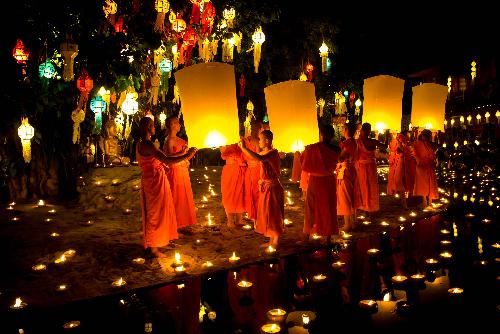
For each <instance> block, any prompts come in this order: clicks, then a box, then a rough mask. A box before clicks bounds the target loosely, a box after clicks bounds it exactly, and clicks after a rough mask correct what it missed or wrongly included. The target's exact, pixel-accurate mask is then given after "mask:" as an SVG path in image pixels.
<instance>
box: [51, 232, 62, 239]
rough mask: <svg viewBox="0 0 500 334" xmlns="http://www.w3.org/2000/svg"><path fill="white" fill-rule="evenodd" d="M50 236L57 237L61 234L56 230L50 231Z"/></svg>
mask: <svg viewBox="0 0 500 334" xmlns="http://www.w3.org/2000/svg"><path fill="white" fill-rule="evenodd" d="M50 236H51V237H52V238H59V237H60V236H61V235H60V234H59V233H57V232H52V233H51V234H50Z"/></svg>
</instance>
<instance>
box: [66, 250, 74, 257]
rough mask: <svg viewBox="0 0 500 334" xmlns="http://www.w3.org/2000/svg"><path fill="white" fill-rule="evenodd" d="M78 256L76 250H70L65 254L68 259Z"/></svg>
mask: <svg viewBox="0 0 500 334" xmlns="http://www.w3.org/2000/svg"><path fill="white" fill-rule="evenodd" d="M75 254H76V251H75V250H74V249H68V250H67V251H65V252H64V256H66V257H72V256H74V255H75Z"/></svg>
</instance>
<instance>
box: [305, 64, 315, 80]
mask: <svg viewBox="0 0 500 334" xmlns="http://www.w3.org/2000/svg"><path fill="white" fill-rule="evenodd" d="M313 71H314V66H313V64H311V63H308V64H307V65H306V73H307V81H312V78H313Z"/></svg>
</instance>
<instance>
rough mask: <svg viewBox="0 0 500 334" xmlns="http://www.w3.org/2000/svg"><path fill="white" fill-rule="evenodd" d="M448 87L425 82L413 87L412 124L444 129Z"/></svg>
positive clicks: (435, 129)
mask: <svg viewBox="0 0 500 334" xmlns="http://www.w3.org/2000/svg"><path fill="white" fill-rule="evenodd" d="M447 96H448V87H446V86H443V85H438V84H435V83H424V84H421V85H418V86H415V87H413V98H412V102H411V125H412V126H414V127H419V128H420V129H423V128H426V129H429V130H434V131H437V130H441V131H444V107H445V104H446V97H447Z"/></svg>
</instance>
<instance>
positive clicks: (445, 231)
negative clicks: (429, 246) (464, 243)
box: [441, 228, 450, 234]
mask: <svg viewBox="0 0 500 334" xmlns="http://www.w3.org/2000/svg"><path fill="white" fill-rule="evenodd" d="M441 233H442V234H450V231H449V230H447V229H445V228H444V229H442V230H441Z"/></svg>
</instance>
